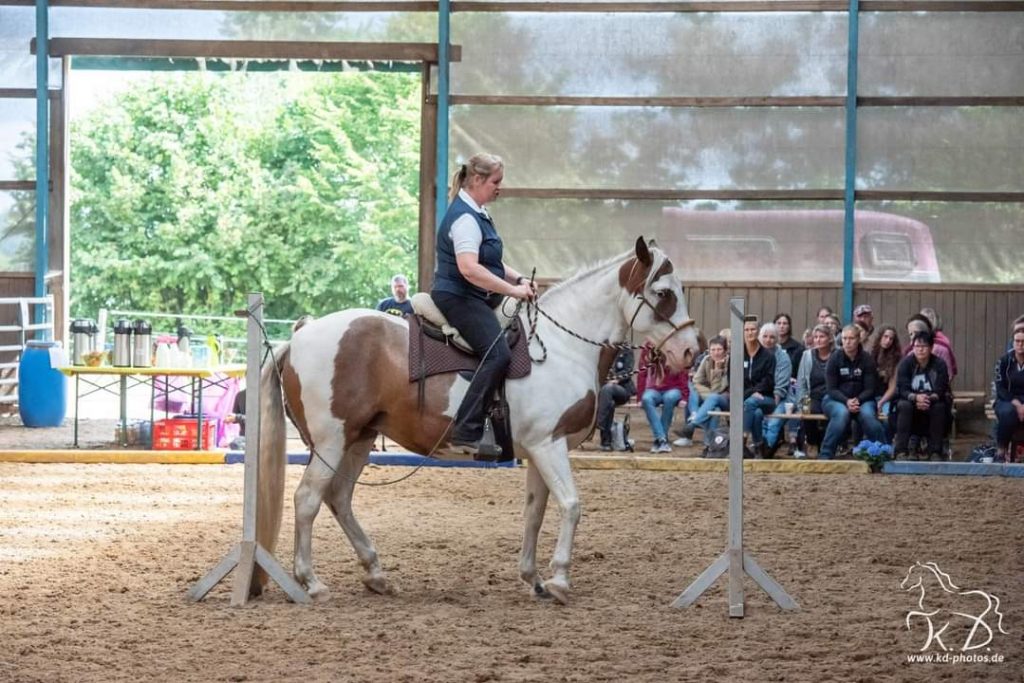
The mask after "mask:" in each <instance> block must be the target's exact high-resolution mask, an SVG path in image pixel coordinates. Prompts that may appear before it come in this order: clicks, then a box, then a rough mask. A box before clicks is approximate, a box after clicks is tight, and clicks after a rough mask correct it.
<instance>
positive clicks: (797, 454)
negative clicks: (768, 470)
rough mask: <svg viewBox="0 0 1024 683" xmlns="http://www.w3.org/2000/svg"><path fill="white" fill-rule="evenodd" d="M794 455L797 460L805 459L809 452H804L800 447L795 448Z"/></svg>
mask: <svg viewBox="0 0 1024 683" xmlns="http://www.w3.org/2000/svg"><path fill="white" fill-rule="evenodd" d="M793 457H794V458H796V459H797V460H803V459H804V458H806V457H807V454H806V453H804V452H803V451H802V450H800V449H799V448H794V449H793Z"/></svg>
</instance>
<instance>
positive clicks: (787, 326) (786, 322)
mask: <svg viewBox="0 0 1024 683" xmlns="http://www.w3.org/2000/svg"><path fill="white" fill-rule="evenodd" d="M775 328H776V329H777V330H778V331H779V346H781V347H782V348H783V349H785V351H786V353H787V354H789V367H790V380H789V391H788V392H787V394H786V401H788V402H790V403H792V404H793V405H794V406H795V405H797V400H796V375H797V372H798V371H799V369H800V359H801V358H802V357H803V355H804V349H805V347H806V344H801V343H800V342H799V341H797V340H796V339H794V338H793V336H792V333H793V320H792V318H790V317H789V313H779V314H778V315H776V316H775ZM805 336H810V335H809V334H805ZM783 424H784V425H785V426H788V429H789V454H790V455H795V454H796V435H797V433H798V432H799V431H800V420H786V421H784V422H783Z"/></svg>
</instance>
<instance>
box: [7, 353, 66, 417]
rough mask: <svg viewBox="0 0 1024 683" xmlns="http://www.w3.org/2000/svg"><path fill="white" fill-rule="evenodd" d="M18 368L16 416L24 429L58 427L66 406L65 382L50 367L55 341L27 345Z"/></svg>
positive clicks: (59, 372)
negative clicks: (51, 352) (17, 414)
mask: <svg viewBox="0 0 1024 683" xmlns="http://www.w3.org/2000/svg"><path fill="white" fill-rule="evenodd" d="M25 346H26V348H25V350H24V351H23V352H22V354H21V362H20V363H19V364H18V412H19V413H20V414H21V421H22V423H24V425H25V426H26V427H59V426H60V425H61V423H62V422H64V414H65V412H66V411H67V405H68V378H67V377H65V376H64V375H63V373H61V371H60V370H58V369H57V367H56V366H57V364H58V363H59V361H56V360H55V363H54V365H53V366H51V365H50V350H51V349H54V348H55V349H57V350H58V352H59V353H60V354H61V356H58V357H62V356H63V352H62V351H61V344H60V342H57V341H34V340H33V341H29V342H27V343H26V345H25Z"/></svg>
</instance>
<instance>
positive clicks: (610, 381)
mask: <svg viewBox="0 0 1024 683" xmlns="http://www.w3.org/2000/svg"><path fill="white" fill-rule="evenodd" d="M632 372H633V350H632V349H620V350H619V352H618V354H617V355H616V356H615V361H614V362H613V363H612V366H611V369H610V370H609V371H608V374H609V376H610V377H609V378H605V379H607V381H606V382H605V384H604V386H602V387H601V391H600V392H598V395H597V429H598V431H599V432H600V433H601V450H602V451H610V450H612V420H614V419H615V406H621V405H622V404H623V403H625V402H626V401H628V400H629V397H630V396H632V395H633V394H635V393H636V385H635V384H633V375H632Z"/></svg>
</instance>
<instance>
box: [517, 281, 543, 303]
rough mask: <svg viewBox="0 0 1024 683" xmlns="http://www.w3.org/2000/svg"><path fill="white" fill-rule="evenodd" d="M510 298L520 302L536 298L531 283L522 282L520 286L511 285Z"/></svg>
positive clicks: (535, 291) (535, 292)
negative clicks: (512, 297)
mask: <svg viewBox="0 0 1024 683" xmlns="http://www.w3.org/2000/svg"><path fill="white" fill-rule="evenodd" d="M512 296H514V297H515V298H517V299H520V300H525V301H532V300H533V299H535V298H537V290H536V289H535V288H534V286H533V285H532V284H531V283H529V282H523V283H522V284H520V285H513V287H512Z"/></svg>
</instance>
